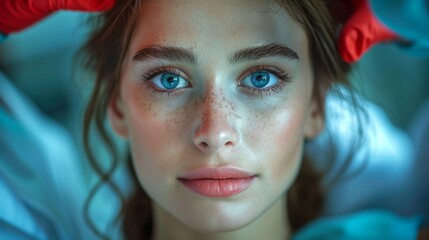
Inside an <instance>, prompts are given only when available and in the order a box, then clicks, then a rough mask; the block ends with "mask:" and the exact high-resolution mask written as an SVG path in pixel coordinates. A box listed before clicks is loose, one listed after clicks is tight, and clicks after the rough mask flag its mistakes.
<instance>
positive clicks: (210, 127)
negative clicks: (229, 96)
mask: <svg viewBox="0 0 429 240" xmlns="http://www.w3.org/2000/svg"><path fill="white" fill-rule="evenodd" d="M200 106H201V107H200V109H199V111H198V120H197V123H198V124H197V127H196V130H195V132H194V136H193V141H194V145H195V146H196V147H197V148H198V149H199V150H200V151H202V152H205V153H207V152H217V151H224V150H229V149H232V148H234V147H236V146H237V144H238V143H239V140H240V136H239V132H238V130H237V117H236V113H234V108H233V106H232V104H231V103H230V102H228V101H226V100H225V97H223V95H222V94H216V93H214V92H211V93H209V94H207V96H206V97H204V98H203V99H202V101H201V104H200Z"/></svg>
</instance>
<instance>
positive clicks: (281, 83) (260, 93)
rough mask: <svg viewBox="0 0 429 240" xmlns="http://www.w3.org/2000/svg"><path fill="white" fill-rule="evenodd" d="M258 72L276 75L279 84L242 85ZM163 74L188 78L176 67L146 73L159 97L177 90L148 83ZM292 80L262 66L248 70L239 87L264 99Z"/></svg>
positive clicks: (283, 74)
mask: <svg viewBox="0 0 429 240" xmlns="http://www.w3.org/2000/svg"><path fill="white" fill-rule="evenodd" d="M257 72H266V73H270V74H274V75H275V76H276V77H277V78H278V79H279V83H276V84H275V85H274V86H272V87H268V88H263V89H261V88H256V87H255V88H253V87H248V86H244V85H242V81H243V80H244V79H245V78H246V77H247V76H249V75H251V74H253V73H257ZM163 73H173V74H176V75H178V76H180V77H181V78H184V79H186V77H185V76H184V75H185V74H184V73H183V72H182V71H180V70H179V69H177V68H174V67H160V68H156V69H152V70H150V71H148V72H146V73H144V74H143V75H142V77H141V79H142V81H143V83H145V84H146V85H148V86H149V87H150V88H151V90H152V91H153V92H154V93H155V94H157V95H163V94H167V95H168V96H171V94H173V93H175V92H176V91H177V90H171V91H168V90H163V89H159V88H157V87H156V86H154V84H152V83H148V82H149V81H150V80H152V79H153V78H155V77H156V76H158V75H159V74H163ZM290 80H291V77H290V75H289V72H287V71H283V70H281V69H278V68H276V67H272V66H265V65H262V66H257V67H254V68H251V69H250V70H248V71H246V72H245V73H244V74H242V75H241V77H240V78H239V81H238V84H237V86H240V87H243V88H245V91H247V92H248V93H249V94H251V95H255V96H259V97H262V96H264V95H265V96H269V95H271V94H273V93H276V92H280V91H281V90H282V89H283V88H284V85H285V84H286V83H288V82H290ZM188 83H189V86H191V87H192V85H191V83H190V82H188Z"/></svg>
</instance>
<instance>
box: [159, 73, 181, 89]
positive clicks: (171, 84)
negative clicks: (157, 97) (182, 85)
mask: <svg viewBox="0 0 429 240" xmlns="http://www.w3.org/2000/svg"><path fill="white" fill-rule="evenodd" d="M161 83H162V85H163V86H164V87H165V88H166V89H173V88H175V87H177V85H179V77H178V76H177V75H175V74H171V73H166V74H163V75H162V76H161Z"/></svg>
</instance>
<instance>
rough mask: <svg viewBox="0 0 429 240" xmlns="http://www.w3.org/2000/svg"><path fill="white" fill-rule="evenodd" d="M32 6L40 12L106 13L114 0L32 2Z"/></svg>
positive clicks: (43, 0) (37, 0)
mask: <svg viewBox="0 0 429 240" xmlns="http://www.w3.org/2000/svg"><path fill="white" fill-rule="evenodd" d="M33 1H34V3H33V4H34V6H35V8H37V9H40V10H47V11H49V12H53V11H56V10H60V9H62V10H74V11H86V12H98V11H107V10H109V9H111V8H112V7H113V5H114V4H115V2H116V1H115V0H33Z"/></svg>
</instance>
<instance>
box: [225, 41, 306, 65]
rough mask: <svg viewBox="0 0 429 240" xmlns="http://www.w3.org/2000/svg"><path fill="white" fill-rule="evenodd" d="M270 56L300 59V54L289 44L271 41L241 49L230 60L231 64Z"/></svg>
mask: <svg viewBox="0 0 429 240" xmlns="http://www.w3.org/2000/svg"><path fill="white" fill-rule="evenodd" d="M268 57H280V58H286V59H289V60H297V59H299V56H298V54H297V53H296V52H295V51H293V50H292V49H290V48H288V47H287V46H285V45H281V44H277V43H270V44H265V45H261V46H257V47H251V48H245V49H241V50H239V51H237V52H235V53H234V54H232V55H231V56H230V57H229V62H230V63H231V64H235V63H238V62H250V61H253V60H258V59H260V58H268Z"/></svg>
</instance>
